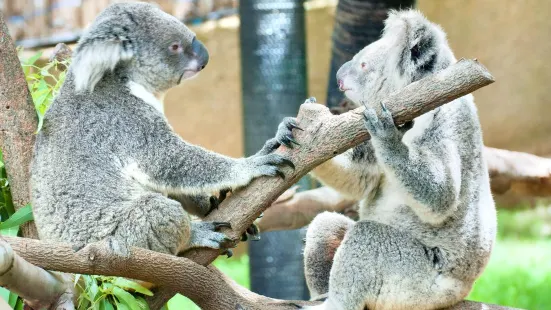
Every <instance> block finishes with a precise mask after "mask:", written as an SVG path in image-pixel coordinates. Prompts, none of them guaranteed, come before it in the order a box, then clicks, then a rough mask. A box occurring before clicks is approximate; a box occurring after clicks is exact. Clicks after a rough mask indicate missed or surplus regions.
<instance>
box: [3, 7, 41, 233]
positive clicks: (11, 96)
mask: <svg viewBox="0 0 551 310" xmlns="http://www.w3.org/2000/svg"><path fill="white" fill-rule="evenodd" d="M37 125H38V117H37V115H36V110H35V108H34V104H33V99H32V97H31V94H30V93H29V87H28V86H27V81H26V80H25V75H24V74H23V70H22V68H21V64H20V61H19V58H17V53H16V51H15V47H14V45H13V41H12V39H11V37H10V34H9V33H8V28H7V27H6V23H5V22H4V16H3V15H2V13H0V149H1V150H2V154H3V156H4V162H5V165H6V171H7V173H8V180H9V182H10V189H11V194H12V198H13V204H14V206H15V210H18V209H19V208H22V207H24V206H25V205H27V204H29V203H30V202H31V197H30V190H29V181H30V171H29V168H30V167H29V166H30V162H31V158H32V151H33V146H34V139H35V134H34V132H35V131H36V128H37ZM21 231H22V234H23V236H24V237H27V238H34V239H36V238H38V234H37V232H36V227H35V226H34V222H31V223H27V224H25V225H23V227H21Z"/></svg>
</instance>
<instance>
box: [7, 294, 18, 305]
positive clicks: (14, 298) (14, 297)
mask: <svg viewBox="0 0 551 310" xmlns="http://www.w3.org/2000/svg"><path fill="white" fill-rule="evenodd" d="M18 299H19V296H17V294H15V293H11V294H10V300H9V301H8V304H9V305H10V307H12V308H15V305H16V304H17V300H18Z"/></svg>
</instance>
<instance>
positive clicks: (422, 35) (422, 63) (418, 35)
mask: <svg viewBox="0 0 551 310" xmlns="http://www.w3.org/2000/svg"><path fill="white" fill-rule="evenodd" d="M417 26H419V27H416V28H417V29H412V30H413V31H412V33H410V35H409V40H408V42H409V51H410V55H411V61H412V62H413V64H414V66H415V67H416V68H417V69H418V70H422V71H432V69H433V68H434V65H435V63H436V55H437V49H436V37H435V34H434V32H433V30H432V29H430V27H427V26H425V25H417Z"/></svg>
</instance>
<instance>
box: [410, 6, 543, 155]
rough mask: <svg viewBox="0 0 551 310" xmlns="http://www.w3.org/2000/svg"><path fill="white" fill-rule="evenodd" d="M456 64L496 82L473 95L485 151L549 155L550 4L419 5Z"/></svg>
mask: <svg viewBox="0 0 551 310" xmlns="http://www.w3.org/2000/svg"><path fill="white" fill-rule="evenodd" d="M418 3H419V6H418V7H419V8H420V9H421V10H422V11H423V12H424V13H425V14H426V15H427V17H429V18H430V19H431V20H433V21H435V22H437V23H439V24H441V25H442V27H444V29H445V30H446V32H447V33H448V40H449V42H450V44H451V46H452V48H453V49H454V51H455V54H456V56H457V57H458V58H460V57H465V58H467V57H468V58H478V59H479V60H480V61H481V62H482V63H483V64H484V65H485V66H486V67H487V68H488V69H489V70H490V72H491V73H492V74H493V75H494V77H495V78H496V82H495V83H494V84H492V85H490V86H488V87H485V88H483V89H481V90H479V91H477V92H475V93H474V95H475V100H476V103H477V106H478V107H479V111H480V118H481V122H482V127H483V129H484V139H485V142H486V144H487V145H490V146H494V147H499V148H506V149H511V150H519V151H526V152H530V153H535V154H539V155H551V121H550V119H549V117H550V116H551V100H550V97H549V90H548V89H549V85H551V63H550V62H549V59H550V56H551V18H550V17H551V15H550V12H551V1H549V0H418Z"/></svg>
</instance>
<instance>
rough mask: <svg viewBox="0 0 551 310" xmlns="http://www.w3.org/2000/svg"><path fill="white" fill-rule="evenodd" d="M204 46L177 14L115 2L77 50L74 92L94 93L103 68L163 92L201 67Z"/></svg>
mask: <svg viewBox="0 0 551 310" xmlns="http://www.w3.org/2000/svg"><path fill="white" fill-rule="evenodd" d="M208 60H209V55H208V52H207V49H206V48H205V46H204V45H203V43H201V41H199V40H198V39H197V38H196V36H195V33H193V32H192V31H191V30H190V29H189V28H187V27H186V26H185V25H184V24H183V23H182V22H180V21H179V20H178V19H177V18H175V17H173V16H172V15H169V14H167V13H165V12H163V11H162V10H161V9H159V8H158V7H157V6H155V5H152V4H149V3H140V2H136V3H116V4H112V5H110V6H109V7H107V8H106V9H105V10H104V11H103V12H102V13H100V14H99V15H98V17H97V18H96V20H95V21H94V23H93V24H92V25H91V26H90V27H89V29H88V30H87V32H86V33H85V34H84V35H83V36H82V38H81V39H80V41H79V44H78V46H77V48H76V50H75V57H74V61H73V66H72V67H73V72H74V73H75V85H76V88H77V90H89V91H93V88H94V86H95V85H96V84H97V82H99V81H100V80H101V78H102V76H103V75H104V73H105V72H106V71H107V70H111V71H112V70H114V69H115V68H118V72H119V73H120V74H121V75H122V76H124V77H125V78H126V79H127V80H131V81H133V82H136V83H139V84H140V85H142V86H144V87H145V88H146V89H147V90H148V91H150V92H152V93H161V92H164V91H166V90H168V89H169V88H171V87H174V86H176V85H178V84H180V82H181V81H182V80H184V79H188V78H191V77H193V76H195V75H197V73H199V72H200V71H201V70H202V69H204V68H205V66H206V65H207V63H208Z"/></svg>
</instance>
